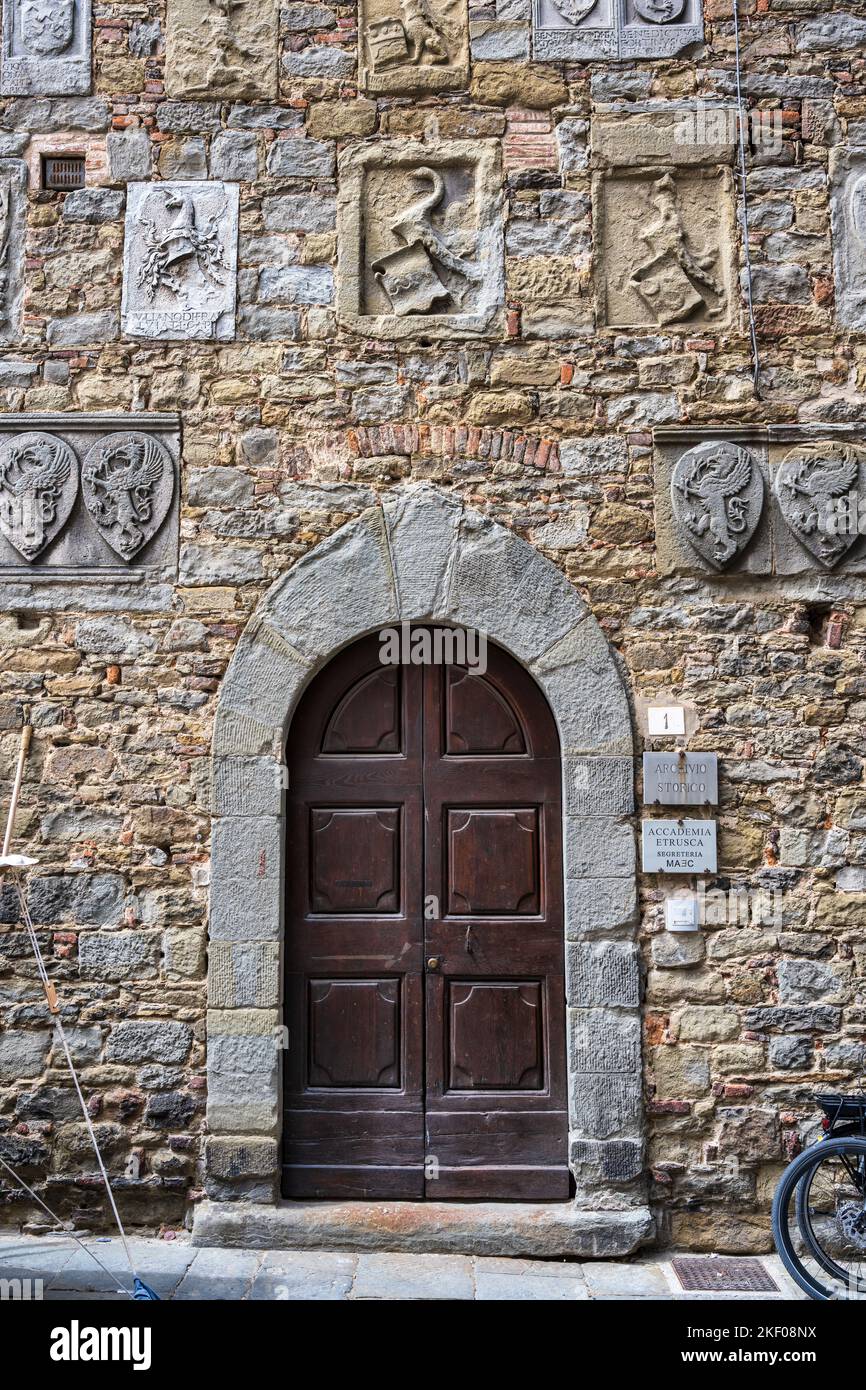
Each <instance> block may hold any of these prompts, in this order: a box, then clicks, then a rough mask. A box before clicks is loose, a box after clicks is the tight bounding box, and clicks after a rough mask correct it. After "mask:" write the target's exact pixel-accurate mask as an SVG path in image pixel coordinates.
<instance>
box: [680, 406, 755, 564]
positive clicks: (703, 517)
mask: <svg viewBox="0 0 866 1390" xmlns="http://www.w3.org/2000/svg"><path fill="white" fill-rule="evenodd" d="M654 437H655V440H656V460H655V472H656V487H655V494H656V548H657V563H658V568H659V572H660V573H661V574H669V573H671V572H672V571H675V570H686V571H688V570H692V571H696V572H698V573H704V574H707V575H710V574H715V575H721V574H723V573H725V574H730V573H746V574H750V575H753V574H765V573H769V572H770V568H771V546H770V526H769V507H768V505H767V501H768V497H769V467H768V461H767V444H766V439H765V437H764V436H763V434H762V432H761V430H760V429H757V430H754V431H749V430H746V429H742V430H738V429H730V430H720V431H709V430H706V431H699V430H675V429H671V430H656V431H655V432H654Z"/></svg>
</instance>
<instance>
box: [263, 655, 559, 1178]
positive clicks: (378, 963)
mask: <svg viewBox="0 0 866 1390" xmlns="http://www.w3.org/2000/svg"><path fill="white" fill-rule="evenodd" d="M379 654H380V644H379V641H378V639H377V638H375V637H374V638H369V639H365V640H364V641H363V642H360V643H357V644H356V645H355V646H353V647H351V648H349V649H348V650H347V651H346V652H343V653H342V654H341V655H340V656H339V657H338V658H336V659H335V660H334V661H333V662H332V663H331V664H330V665H329V666H328V667H327V668H326V669H325V671H324V672H323V673H322V674H321V675H320V676H319V677H318V679H317V680H316V681H315V682H314V683H313V684H312V686H311V687H310V689H309V691H308V692H307V694H306V695H305V697H304V699H303V700H302V702H301V705H300V707H299V709H298V712H297V715H296V717H295V719H294V721H293V725H292V730H291V734H290V739H289V750H288V756H289V776H290V789H289V807H288V849H287V869H286V873H287V880H288V922H287V932H286V962H287V989H286V1009H287V1022H288V1026H289V1039H290V1042H289V1050H288V1052H287V1054H286V1070H285V1138H284V1152H283V1191H284V1193H285V1195H286V1196H293V1197H301V1196H303V1197H332V1198H334V1197H348V1198H398V1199H400V1198H401V1199H413V1198H414V1199H417V1198H421V1197H425V1196H426V1197H428V1198H430V1199H432V1200H436V1199H440V1200H447V1199H464V1200H465V1199H472V1198H486V1199H503V1200H504V1199H512V1200H514V1199H524V1200H540V1199H551V1198H559V1197H562V1198H564V1197H567V1196H568V1191H569V1177H568V1169H567V1163H566V1147H567V1118H566V1102H565V1019H564V1008H565V1003H564V1000H565V995H564V978H563V957H564V945H563V920H562V879H561V863H562V857H561V796H560V777H561V773H560V761H559V743H558V738H557V733H556V728H555V725H554V721H553V717H552V715H551V713H550V710H549V708H548V706H547V704H546V702H545V700H544V698H543V696H542V695H541V693H540V691H539V690H538V688H537V686H536V685H535V684H534V682H533V681H532V680H531V678H530V677H529V676H528V675H527V674H526V673H525V672H524V671H523V670H522V669H521V668H520V667H519V666H518V665H517V664H516V662H514V661H513V660H512V659H511V658H510V657H508V656H506V655H505V654H504V653H503V652H501V651H499V650H498V649H495V648H492V647H488V669H487V672H486V674H484V675H478V674H475V673H472V672H470V671H467V670H466V669H465V668H463V667H459V666H427V667H420V666H409V665H407V666H399V667H388V666H383V665H382V664H381V662H380V660H379Z"/></svg>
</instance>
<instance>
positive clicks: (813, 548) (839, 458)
mask: <svg viewBox="0 0 866 1390" xmlns="http://www.w3.org/2000/svg"><path fill="white" fill-rule="evenodd" d="M864 458H866V453H864V450H862V449H858V448H855V447H854V446H853V445H850V444H837V443H829V444H806V445H802V446H801V447H800V448H798V449H792V450H791V452H790V453H789V454H788V455H787V456H786V457H785V458H784V459H783V460H782V462H781V464H780V465H779V470H778V472H777V474H776V480H775V485H774V491H775V494H776V500H777V502H778V504H779V510H780V511H781V513H782V516H783V517H784V518H785V522H786V524H787V525H788V527H789V528H790V530H791V531H792V532H793V534H794V535H795V536H796V537H797V540H798V541H799V542H800V544H801V545H802V546H805V548H806V550H808V551H809V554H810V555H813V556H814V558H815V559H816V560H817V561H818V563H819V564H820V565H822V566H823V567H824V569H827V570H829V569H833V567H834V566H835V565H837V564H838V563H839V561H840V560H841V559H842V558H843V557H844V556H845V555H846V554H847V553H848V551H849V550H850V549H851V546H852V545H853V544H854V542H855V541H856V540H857V539H858V538H859V527H858V521H859V515H860V510H859V501H860V496H861V487H862V482H861V480H862V476H863V470H862V465H863V460H864Z"/></svg>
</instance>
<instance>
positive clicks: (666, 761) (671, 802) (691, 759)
mask: <svg viewBox="0 0 866 1390" xmlns="http://www.w3.org/2000/svg"><path fill="white" fill-rule="evenodd" d="M643 799H644V803H645V805H647V806H651V805H652V804H653V803H654V802H659V803H660V804H661V805H662V806H703V805H704V804H706V803H709V804H710V805H711V806H715V804H716V802H717V801H718V799H719V760H718V756H717V754H715V753H644V755H643Z"/></svg>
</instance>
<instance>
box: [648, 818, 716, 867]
mask: <svg viewBox="0 0 866 1390" xmlns="http://www.w3.org/2000/svg"><path fill="white" fill-rule="evenodd" d="M641 847H642V851H643V869H644V873H648V874H703V873H711V874H714V873H715V872H716V822H715V821H714V820H644V821H641Z"/></svg>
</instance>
